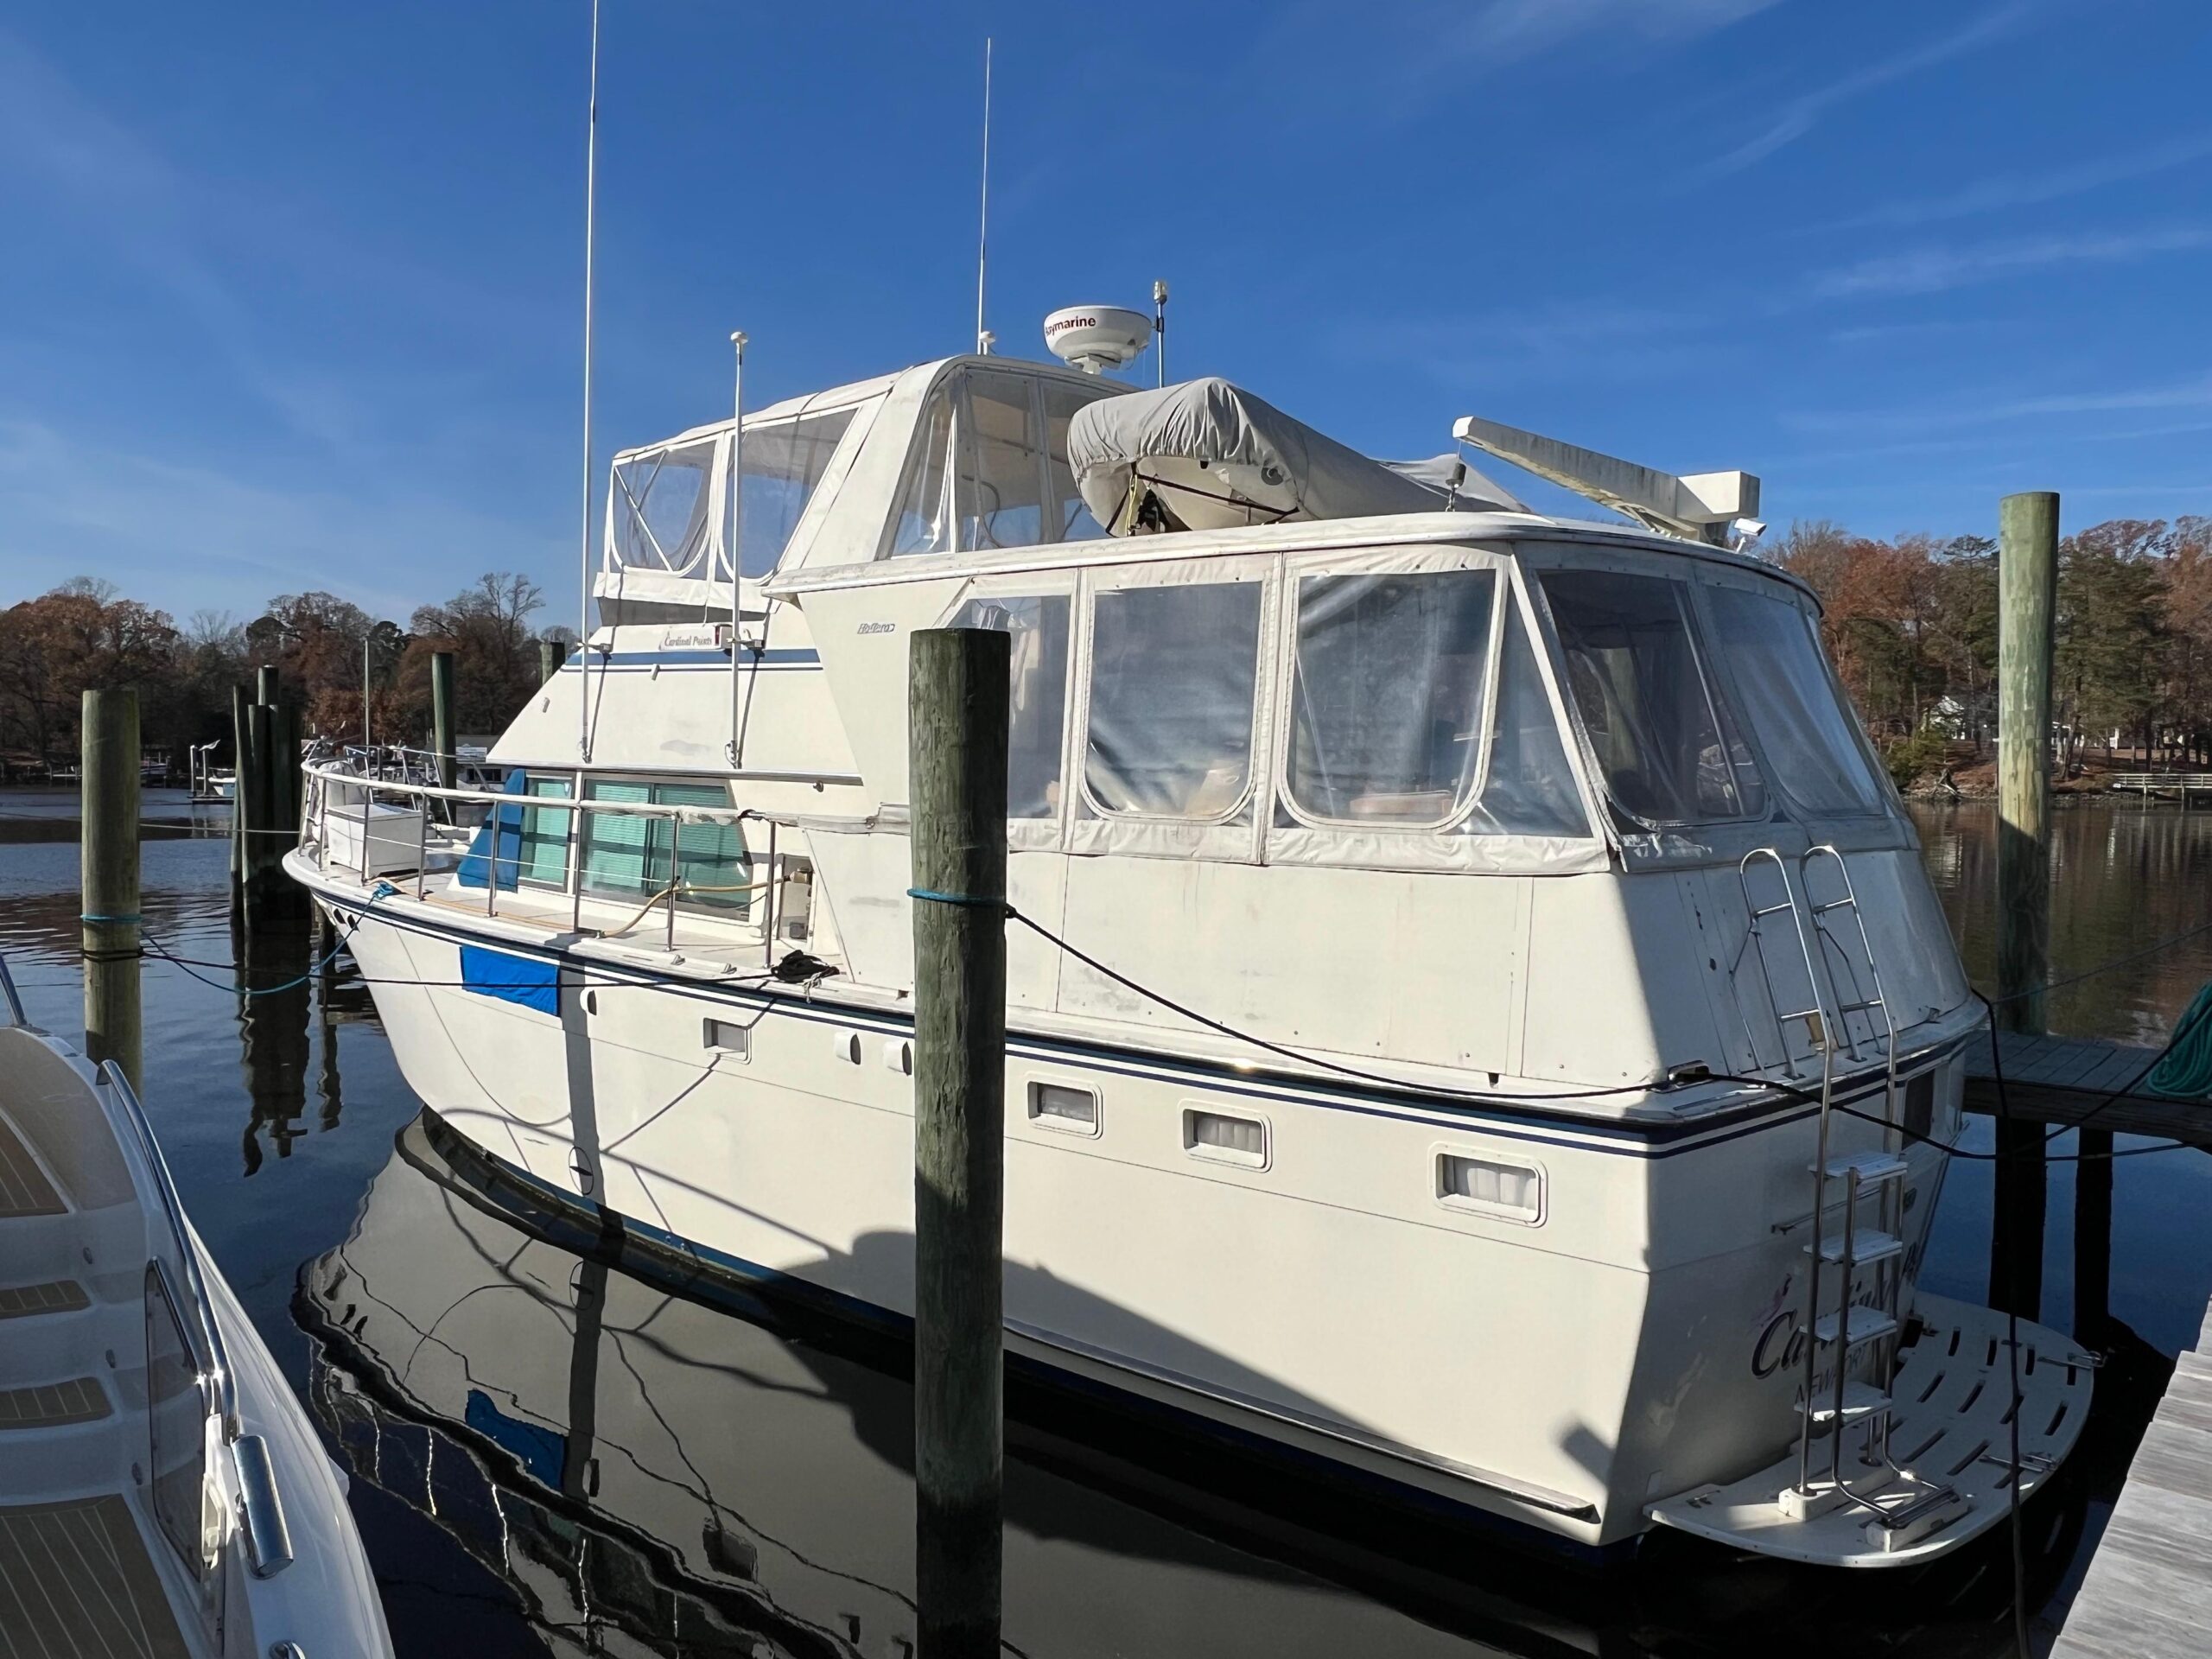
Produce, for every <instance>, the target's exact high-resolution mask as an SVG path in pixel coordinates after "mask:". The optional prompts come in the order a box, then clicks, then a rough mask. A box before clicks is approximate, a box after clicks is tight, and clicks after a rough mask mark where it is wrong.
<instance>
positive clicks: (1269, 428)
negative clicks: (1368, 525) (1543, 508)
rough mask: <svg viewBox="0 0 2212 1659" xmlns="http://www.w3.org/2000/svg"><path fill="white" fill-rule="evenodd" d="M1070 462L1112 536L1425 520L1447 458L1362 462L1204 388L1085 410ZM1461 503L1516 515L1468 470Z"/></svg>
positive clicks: (1233, 391)
mask: <svg viewBox="0 0 2212 1659" xmlns="http://www.w3.org/2000/svg"><path fill="white" fill-rule="evenodd" d="M1068 464H1069V466H1070V467H1071V468H1072V469H1073V471H1074V473H1075V479H1076V486H1077V488H1078V489H1080V490H1081V491H1082V492H1083V499H1084V504H1085V505H1088V506H1089V507H1090V511H1091V512H1092V513H1093V514H1094V515H1096V518H1097V519H1098V522H1099V523H1100V524H1104V525H1105V526H1106V527H1107V529H1108V530H1109V531H1112V532H1113V533H1114V534H1115V535H1116V536H1133V535H1139V534H1142V533H1144V532H1145V531H1164V530H1222V529H1228V528H1230V527H1232V526H1235V525H1239V524H1275V523H1279V522H1281V521H1282V520H1285V519H1307V518H1372V517H1374V516H1375V515H1376V514H1379V513H1388V512H1436V511H1437V510H1438V509H1440V507H1442V506H1443V505H1445V502H1446V496H1447V492H1448V491H1449V489H1450V487H1451V472H1450V468H1451V458H1450V457H1448V456H1446V457H1440V458H1439V459H1438V460H1435V461H1416V462H1411V463H1408V464H1407V465H1406V466H1405V467H1402V468H1401V467H1394V466H1389V465H1385V464H1384V463H1383V462H1382V461H1371V460H1370V459H1369V458H1368V457H1367V456H1365V455H1363V454H1360V453H1359V452H1358V451H1357V450H1355V449H1351V448H1346V447H1345V446H1344V445H1343V444H1341V443H1338V442H1337V441H1336V440H1335V439H1334V438H1332V437H1328V436H1325V435H1323V434H1321V433H1319V432H1317V431H1315V430H1314V429H1313V428H1312V427H1310V426H1307V425H1306V424H1305V423H1303V422H1302V421H1296V420H1293V419H1292V418H1291V417H1290V416H1287V415H1286V414H1284V413H1283V412H1282V411H1281V410H1279V409H1277V408H1275V407H1274V404H1269V403H1267V402H1265V401H1263V400H1262V399H1261V398H1258V397H1254V396H1253V395H1252V394H1251V393H1250V392H1249V391H1240V390H1239V389H1238V388H1237V387H1236V386H1233V385H1230V384H1229V382H1228V381H1226V380H1221V379H1213V378H1209V379H1204V380H1186V381H1185V382H1184V383H1183V384H1182V385H1175V386H1163V387H1161V388H1160V390H1159V391H1135V392H1129V393H1127V394H1125V395H1124V396H1122V397H1104V398H1101V399H1099V400H1098V401H1097V402H1096V403H1093V404H1084V406H1083V408H1081V409H1080V410H1077V411H1076V414H1075V417H1074V418H1073V420H1071V422H1070V423H1069V424H1068ZM1459 499H1460V501H1461V502H1462V503H1463V504H1465V505H1469V506H1472V507H1478V508H1480V507H1497V508H1503V509H1506V510H1508V511H1517V510H1518V507H1519V504H1518V503H1517V502H1516V501H1515V500H1514V499H1513V498H1512V497H1511V496H1510V495H1509V494H1507V493H1505V492H1504V491H1503V490H1502V489H1500V488H1498V487H1497V486H1496V485H1495V484H1492V483H1491V481H1490V480H1487V479H1485V478H1483V477H1482V476H1480V475H1479V474H1476V473H1474V472H1473V471H1471V470H1470V471H1469V472H1468V473H1467V474H1466V475H1465V478H1464V479H1463V480H1460V483H1459Z"/></svg>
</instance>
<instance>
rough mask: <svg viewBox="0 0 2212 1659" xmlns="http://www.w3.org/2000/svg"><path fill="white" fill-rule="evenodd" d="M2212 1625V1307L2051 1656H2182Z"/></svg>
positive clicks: (2181, 1362) (2177, 1371) (2139, 1452)
mask: <svg viewBox="0 0 2212 1659" xmlns="http://www.w3.org/2000/svg"><path fill="white" fill-rule="evenodd" d="M2208 1629H2212V1308H2208V1309H2207V1310H2206V1313H2205V1319H2204V1330H2203V1332H2202V1335H2201V1336H2200V1337H2199V1338H2197V1344H2196V1348H2195V1350H2194V1351H2191V1352H2189V1353H2185V1354H2183V1355H2182V1356H2181V1357H2180V1358H2179V1359H2177V1361H2175V1363H2174V1375H2173V1380H2172V1381H2171V1383H2168V1384H2167V1385H2166V1397H2165V1398H2164V1400H2162V1401H2161V1402H2159V1404H2158V1414H2157V1415H2156V1416H2154V1417H2153V1418H2152V1420H2151V1427H2149V1429H2148V1430H2146V1431H2145V1433H2144V1436H2143V1444H2142V1445H2141V1446H2139V1447H2138V1448H2137V1449H2136V1452H2135V1461H2134V1462H2133V1464H2132V1465H2129V1467H2128V1471H2127V1484H2126V1486H2125V1487H2123V1488H2122V1489H2121V1491H2120V1502H2119V1503H2117V1504H2116V1505H2114V1506H2113V1512H2112V1520H2111V1522H2109V1523H2108V1524H2107V1526H2106V1528H2105V1535H2104V1537H2103V1538H2102V1539H2101V1540H2100V1541H2099V1542H2098V1545H2097V1553H2096V1555H2095V1557H2094V1559H2093V1560H2091V1561H2090V1563H2089V1573H2088V1578H2087V1579H2086V1580H2084V1581H2083V1583H2082V1592H2081V1593H2080V1594H2079V1595H2078V1596H2076V1597H2075V1599H2074V1605H2073V1607H2072V1609H2071V1610H2070V1611H2069V1612H2068V1614H2067V1616H2066V1624H2065V1628H2064V1629H2063V1630H2061V1631H2060V1632H2059V1637H2058V1642H2057V1644H2056V1646H2055V1647H2054V1648H2052V1649H2051V1659H2183V1656H2185V1655H2196V1654H2201V1653H2202V1652H2203V1651H2204V1633H2205V1631H2206V1630H2208Z"/></svg>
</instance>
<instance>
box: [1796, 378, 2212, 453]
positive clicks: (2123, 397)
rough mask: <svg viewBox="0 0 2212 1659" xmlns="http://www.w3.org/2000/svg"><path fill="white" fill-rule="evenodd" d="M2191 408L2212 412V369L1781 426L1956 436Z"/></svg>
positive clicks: (1821, 414) (1848, 413)
mask: <svg viewBox="0 0 2212 1659" xmlns="http://www.w3.org/2000/svg"><path fill="white" fill-rule="evenodd" d="M2188 409H2212V370H2207V371H2205V372H2202V373H2201V374H2196V375H2192V376H2190V377H2188V378H2184V379H2181V380H2169V381H2161V382H2158V383H2157V384H2154V385H2134V386H2113V387H2109V388H2107V389H2105V390H2102V391H2065V392H2047V393H2044V394H2041V395H2038V396H2036V397H2019V396H2018V395H2005V394H1999V393H1991V394H1989V395H1987V396H1986V397H1954V398H1948V399H1946V400H1944V401H1943V402H1942V403H1940V404H1922V405H1918V406H1916V407H1913V408H1908V409H1864V410H1803V409H1800V410H1789V411H1787V412H1785V413H1784V414H1783V416H1781V420H1782V423H1783V425H1785V426H1789V427H1792V428H1795V429H1797V430H1799V431H1805V432H1862V431H1874V432H1884V433H1891V434H1894V435H1897V436H1899V437H1903V436H1905V435H1910V434H1911V433H1915V432H1952V431H1955V430H1956V429H1958V428H1960V427H1962V426H1968V425H1974V424H1977V423H1990V422H2003V421H2018V420H2033V419H2037V418H2040V417H2046V416H2068V415H2104V414H2120V413H2127V412H2131V411H2139V410H2188ZM2187 429H2188V428H2186V427H2184V428H2180V429H2179V430H2187Z"/></svg>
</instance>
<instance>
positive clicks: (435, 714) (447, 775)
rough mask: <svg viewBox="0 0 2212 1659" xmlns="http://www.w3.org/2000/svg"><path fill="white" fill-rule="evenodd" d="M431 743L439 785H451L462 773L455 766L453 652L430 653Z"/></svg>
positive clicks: (449, 787) (444, 787) (448, 787)
mask: <svg viewBox="0 0 2212 1659" xmlns="http://www.w3.org/2000/svg"><path fill="white" fill-rule="evenodd" d="M430 734H431V738H430V747H431V749H432V751H433V752H434V753H435V754H436V756H437V760H438V787H439V788H440V789H451V788H452V787H453V786H454V779H455V778H456V777H457V776H458V775H459V773H458V772H457V771H456V769H455V767H454V746H453V652H449V651H434V652H431V653H430Z"/></svg>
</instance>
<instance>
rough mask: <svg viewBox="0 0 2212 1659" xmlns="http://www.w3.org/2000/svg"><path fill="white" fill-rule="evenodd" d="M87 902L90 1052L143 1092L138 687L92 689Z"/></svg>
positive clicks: (85, 809) (86, 758)
mask: <svg viewBox="0 0 2212 1659" xmlns="http://www.w3.org/2000/svg"><path fill="white" fill-rule="evenodd" d="M78 763H79V764H78V775H79V778H80V779H82V780H83V788H84V796H83V799H82V802H81V804H80V810H81V811H82V813H83V828H82V832H81V835H82V839H81V842H80V848H81V858H82V864H81V869H82V875H81V883H82V886H81V893H80V897H81V902H80V903H79V906H78V908H79V911H80V912H82V917H83V920H82V924H81V925H82V926H83V928H84V939H83V946H84V953H85V1052H86V1054H87V1055H88V1056H89V1057H90V1058H92V1061H93V1063H94V1064H95V1065H97V1064H98V1063H99V1062H100V1061H102V1060H113V1061H114V1062H115V1063H116V1064H117V1065H119V1066H121V1067H122V1068H123V1071H124V1076H126V1077H129V1078H130V1086H131V1087H132V1088H134V1089H137V1090H140V1091H141V1092H142V1093H143V1091H144V1088H145V1073H144V1070H143V1062H142V1059H141V1054H140V1031H141V1026H140V1018H139V1005H138V950H139V944H138V782H139V759H138V694H137V692H136V691H135V690H130V688H129V687H127V686H126V687H113V688H110V689H107V690H92V691H87V692H86V693H85V702H84V722H83V731H82V736H81V747H80V748H79V754H78Z"/></svg>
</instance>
